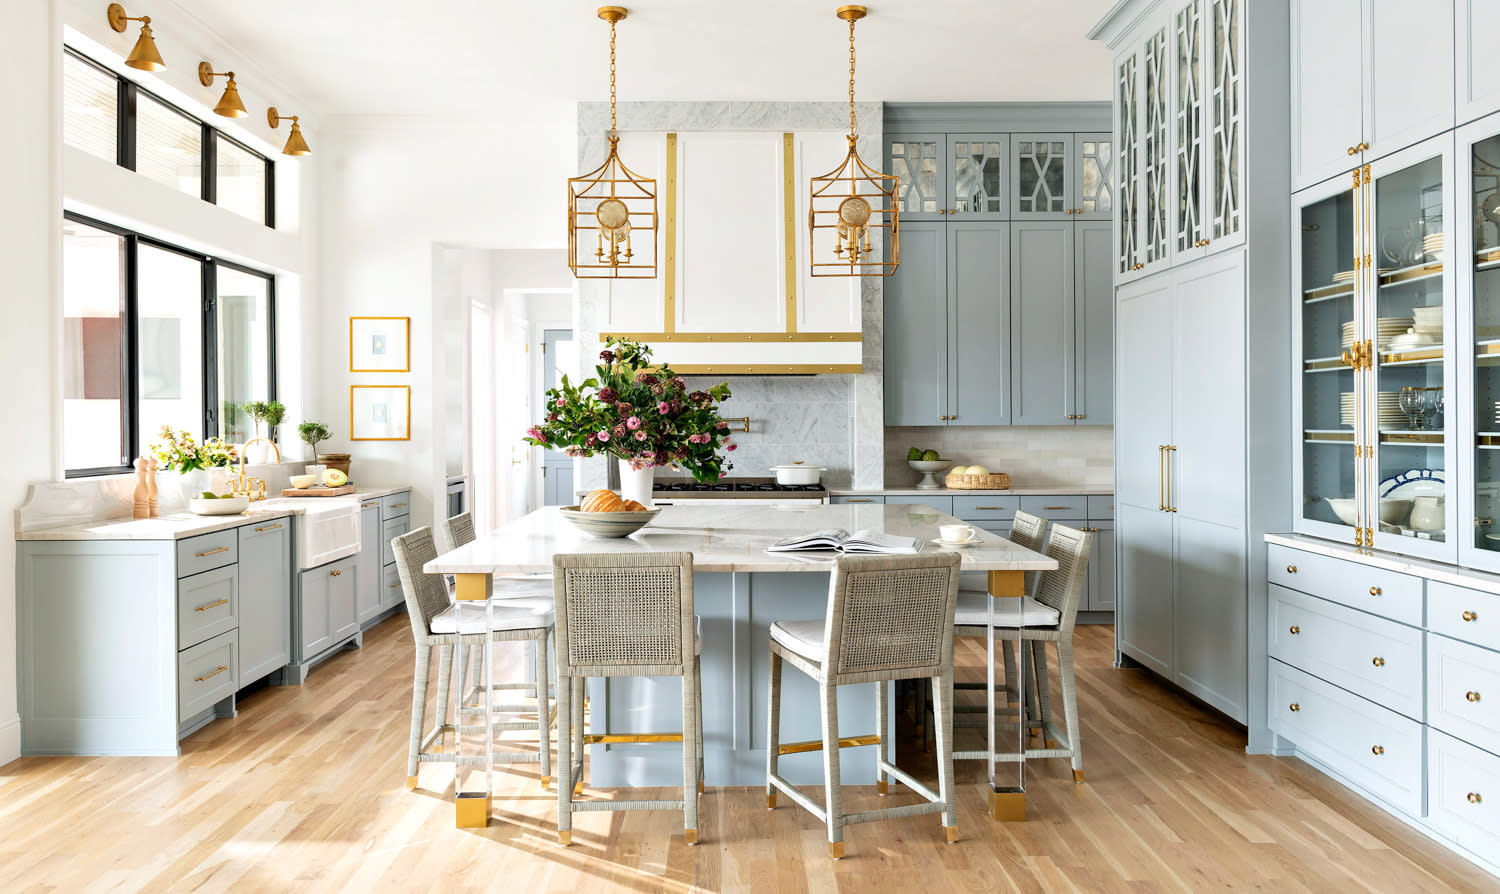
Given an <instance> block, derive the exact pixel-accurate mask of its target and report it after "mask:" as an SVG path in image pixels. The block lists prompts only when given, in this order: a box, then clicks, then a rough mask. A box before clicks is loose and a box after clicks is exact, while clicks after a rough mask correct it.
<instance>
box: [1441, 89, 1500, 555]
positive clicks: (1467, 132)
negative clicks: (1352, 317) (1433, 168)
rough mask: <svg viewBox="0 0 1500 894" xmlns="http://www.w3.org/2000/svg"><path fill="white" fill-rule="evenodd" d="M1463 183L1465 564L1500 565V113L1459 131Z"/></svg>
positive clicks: (1456, 237)
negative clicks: (1467, 395) (1466, 348)
mask: <svg viewBox="0 0 1500 894" xmlns="http://www.w3.org/2000/svg"><path fill="white" fill-rule="evenodd" d="M1458 134H1459V136H1458V168H1459V171H1460V181H1459V182H1460V185H1459V188H1458V189H1457V207H1458V208H1460V209H1461V214H1460V215H1456V216H1455V220H1459V221H1462V222H1463V226H1458V227H1453V228H1452V229H1453V230H1454V232H1453V233H1452V234H1451V238H1452V240H1453V244H1452V246H1451V249H1452V252H1453V255H1452V256H1453V257H1454V258H1455V261H1454V266H1456V267H1458V268H1459V270H1458V271H1457V272H1458V277H1457V279H1458V292H1459V314H1458V315H1457V316H1458V319H1457V327H1458V334H1459V337H1460V338H1461V339H1462V341H1463V343H1464V344H1465V345H1470V344H1472V345H1473V350H1472V352H1468V351H1466V352H1465V354H1466V357H1465V360H1464V367H1463V368H1464V376H1463V377H1464V378H1465V379H1468V378H1471V377H1472V383H1471V384H1470V383H1468V382H1466V383H1465V384H1466V385H1468V386H1469V387H1470V388H1471V389H1472V390H1470V392H1469V393H1470V395H1471V397H1470V399H1466V400H1465V402H1464V403H1462V404H1458V403H1455V406H1463V407H1464V408H1465V412H1463V413H1459V414H1455V415H1458V416H1460V417H1461V418H1460V420H1459V435H1458V436H1459V438H1460V439H1461V443H1462V444H1463V445H1464V447H1463V449H1462V450H1461V451H1460V453H1459V464H1460V465H1459V468H1460V476H1459V480H1460V481H1461V482H1463V484H1464V488H1463V491H1462V492H1461V493H1460V496H1459V501H1460V515H1459V517H1460V519H1461V522H1460V523H1461V524H1462V525H1463V528H1464V532H1465V533H1464V538H1463V541H1462V542H1461V544H1460V546H1459V560H1460V561H1461V562H1462V563H1463V564H1464V565H1472V566H1475V567H1480V568H1485V569H1488V570H1491V571H1500V524H1496V520H1497V513H1500V115H1492V116H1490V117H1489V118H1483V119H1480V120H1479V121H1476V122H1474V123H1473V124H1471V125H1469V126H1467V127H1465V128H1463V129H1461V130H1460V131H1459V132H1458ZM1470 411H1471V412H1470Z"/></svg>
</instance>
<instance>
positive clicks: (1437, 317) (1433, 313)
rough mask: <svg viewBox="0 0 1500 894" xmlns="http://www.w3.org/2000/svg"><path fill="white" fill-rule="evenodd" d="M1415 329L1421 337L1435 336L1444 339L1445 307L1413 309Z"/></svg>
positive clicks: (1412, 315)
mask: <svg viewBox="0 0 1500 894" xmlns="http://www.w3.org/2000/svg"><path fill="white" fill-rule="evenodd" d="M1411 317H1412V323H1413V324H1414V325H1413V326H1412V328H1413V329H1415V330H1416V331H1417V333H1418V334H1419V335H1433V336H1436V337H1438V338H1442V337H1443V306H1442V305H1441V304H1434V305H1432V306H1430V307H1414V308H1412V309H1411Z"/></svg>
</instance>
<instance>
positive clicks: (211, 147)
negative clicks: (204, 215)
mask: <svg viewBox="0 0 1500 894" xmlns="http://www.w3.org/2000/svg"><path fill="white" fill-rule="evenodd" d="M199 127H201V128H202V129H203V130H202V138H201V139H199V141H198V143H199V145H200V146H201V147H202V157H201V159H200V162H201V164H202V165H203V201H205V202H209V203H211V204H214V205H217V204H219V139H218V132H217V131H215V130H214V129H213V128H212V127H210V126H209V125H208V123H207V122H199Z"/></svg>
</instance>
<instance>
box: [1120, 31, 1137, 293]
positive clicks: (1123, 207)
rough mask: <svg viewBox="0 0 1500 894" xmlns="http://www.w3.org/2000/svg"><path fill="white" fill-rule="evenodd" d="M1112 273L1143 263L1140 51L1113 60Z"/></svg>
mask: <svg viewBox="0 0 1500 894" xmlns="http://www.w3.org/2000/svg"><path fill="white" fill-rule="evenodd" d="M1114 90H1115V103H1114V107H1115V149H1116V155H1117V156H1118V157H1119V171H1118V173H1117V174H1116V176H1115V181H1114V182H1115V198H1116V201H1115V239H1114V243H1115V263H1114V270H1115V276H1116V277H1117V278H1118V279H1119V280H1122V281H1123V280H1128V279H1130V278H1132V277H1134V276H1136V275H1137V274H1138V272H1139V271H1140V270H1141V268H1142V267H1143V266H1144V264H1143V262H1142V261H1141V202H1142V199H1143V196H1144V190H1143V189H1142V187H1141V161H1142V155H1141V136H1142V134H1141V125H1142V120H1141V114H1140V108H1141V101H1140V100H1141V54H1140V52H1139V51H1135V52H1131V53H1127V54H1125V55H1123V56H1121V57H1120V58H1118V59H1117V60H1115V86H1114Z"/></svg>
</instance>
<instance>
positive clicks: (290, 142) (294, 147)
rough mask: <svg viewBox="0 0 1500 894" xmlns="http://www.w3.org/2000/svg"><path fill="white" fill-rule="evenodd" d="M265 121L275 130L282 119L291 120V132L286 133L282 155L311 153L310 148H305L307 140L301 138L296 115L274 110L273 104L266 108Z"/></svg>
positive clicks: (300, 127) (300, 128)
mask: <svg viewBox="0 0 1500 894" xmlns="http://www.w3.org/2000/svg"><path fill="white" fill-rule="evenodd" d="M266 121H267V122H269V123H270V125H271V129H272V130H275V129H276V128H277V127H278V126H279V125H280V124H281V122H283V121H290V122H292V132H291V133H290V134H288V135H287V138H286V146H285V147H283V148H282V150H281V154H282V155H312V150H311V149H309V148H307V140H304V139H303V138H302V125H301V124H298V123H297V116H296V115H283V114H281V113H280V112H278V111H276V107H275V106H271V107H270V108H269V109H266Z"/></svg>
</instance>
